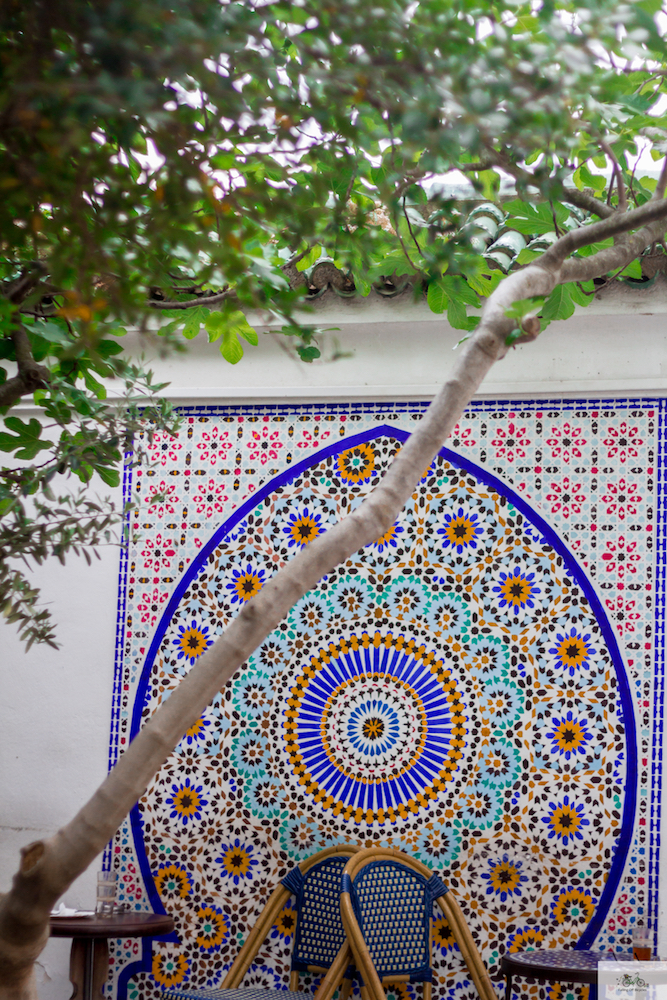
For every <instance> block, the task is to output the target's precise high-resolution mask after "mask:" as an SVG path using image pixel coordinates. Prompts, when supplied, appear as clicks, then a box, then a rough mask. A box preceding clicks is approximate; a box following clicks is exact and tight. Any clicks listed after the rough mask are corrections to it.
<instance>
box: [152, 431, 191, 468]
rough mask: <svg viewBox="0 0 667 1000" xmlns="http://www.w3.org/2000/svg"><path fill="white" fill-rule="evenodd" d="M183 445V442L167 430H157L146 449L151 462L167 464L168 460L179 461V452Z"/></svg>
mask: <svg viewBox="0 0 667 1000" xmlns="http://www.w3.org/2000/svg"><path fill="white" fill-rule="evenodd" d="M182 447H183V445H182V444H181V442H180V441H178V440H177V439H176V438H175V437H172V436H171V434H167V432H166V431H156V432H155V434H154V435H153V440H152V442H151V443H150V444H149V445H148V447H147V449H146V451H147V453H148V457H149V460H150V461H151V462H153V463H154V464H156V465H166V464H167V462H176V461H177V459H178V456H177V452H179V451H180V450H181V448H182Z"/></svg>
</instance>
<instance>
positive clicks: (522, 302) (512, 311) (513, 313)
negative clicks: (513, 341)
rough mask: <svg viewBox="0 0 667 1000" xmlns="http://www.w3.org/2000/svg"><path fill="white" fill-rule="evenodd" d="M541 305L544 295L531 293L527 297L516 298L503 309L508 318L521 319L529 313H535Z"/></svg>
mask: <svg viewBox="0 0 667 1000" xmlns="http://www.w3.org/2000/svg"><path fill="white" fill-rule="evenodd" d="M543 305H544V296H542V295H533V296H531V297H530V298H528V299H518V300H517V301H516V302H513V303H512V305H511V306H510V307H509V309H506V310H505V315H506V316H507V318H508V319H523V317H524V316H528V315H529V313H533V314H534V315H537V313H538V312H539V311H540V309H541V308H542V306H543Z"/></svg>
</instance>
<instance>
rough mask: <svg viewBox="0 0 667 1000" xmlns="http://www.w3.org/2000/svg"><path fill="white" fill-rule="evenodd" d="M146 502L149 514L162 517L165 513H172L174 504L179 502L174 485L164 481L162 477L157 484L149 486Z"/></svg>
mask: <svg viewBox="0 0 667 1000" xmlns="http://www.w3.org/2000/svg"><path fill="white" fill-rule="evenodd" d="M147 503H148V505H149V508H150V513H151V514H156V515H157V516H158V517H164V515H165V514H174V513H175V512H176V507H175V505H176V504H177V503H179V499H178V497H177V496H176V487H175V486H173V485H172V484H171V483H169V484H167V483H165V481H164V479H163V480H162V482H160V483H158V484H157V486H149V488H148V499H147Z"/></svg>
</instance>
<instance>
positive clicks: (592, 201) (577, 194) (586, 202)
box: [563, 188, 616, 219]
mask: <svg viewBox="0 0 667 1000" xmlns="http://www.w3.org/2000/svg"><path fill="white" fill-rule="evenodd" d="M563 201H567V202H569V203H570V205H576V207H577V208H583V210H584V211H585V212H593V213H594V214H595V215H597V216H598V217H599V218H600V219H608V218H609V216H611V215H613V214H614V212H615V211H616V209H615V208H613V207H612V206H611V205H606V204H605V202H603V201H600V199H599V198H596V197H595V195H594V194H593V191H592V189H591V188H584V190H583V191H579V189H578V188H563Z"/></svg>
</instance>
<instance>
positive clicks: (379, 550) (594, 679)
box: [117, 414, 637, 997]
mask: <svg viewBox="0 0 667 1000" xmlns="http://www.w3.org/2000/svg"><path fill="white" fill-rule="evenodd" d="M502 416H503V417H505V423H504V426H505V428H507V420H506V415H505V414H502ZM510 423H511V422H510ZM511 426H514V425H513V424H512V425H511ZM343 429H344V430H346V431H349V430H350V429H351V428H350V427H349V426H348V427H347V428H343ZM515 430H516V429H515ZM195 433H196V429H195ZM509 433H510V434H511V433H512V432H511V430H510V432H509ZM190 436H191V437H192V435H190ZM507 436H508V434H507V433H506V434H505V437H506V438H507ZM406 437H407V433H406V431H405V430H404V429H402V428H400V427H397V426H390V425H388V424H386V423H385V424H381V423H378V422H377V421H375V423H374V424H373V426H371V427H369V428H367V429H365V430H362V431H361V432H360V433H356V434H350V433H343V434H339V435H337V436H336V439H335V440H334V441H333V443H329V444H327V445H325V446H324V447H320V448H316V449H315V450H311V451H310V453H309V454H308V455H307V457H306V458H304V459H301V460H296V461H293V462H291V463H290V464H289V465H288V466H287V467H286V468H283V469H282V470H281V471H280V472H279V473H278V474H277V475H274V476H269V477H265V481H264V482H263V484H262V485H261V486H260V488H258V489H257V490H256V492H253V493H252V494H251V495H250V497H249V498H248V499H247V500H246V501H245V502H244V503H243V504H241V505H240V506H238V507H237V508H236V510H234V512H233V513H232V514H231V516H228V517H226V518H225V519H222V521H221V523H220V519H219V518H218V523H217V524H215V526H214V523H211V522H208V524H207V523H206V522H207V517H206V509H205V508H206V503H205V502H204V508H203V510H202V511H200V515H199V516H200V526H201V527H202V528H203V531H202V532H200V535H201V537H202V539H203V541H202V542H200V544H201V548H199V550H198V551H197V553H196V556H195V557H194V558H193V559H192V561H191V562H190V563H189V565H188V566H187V569H185V570H184V572H183V573H182V575H181V577H180V579H178V580H177V581H175V585H174V586H173V588H172V592H171V596H170V597H169V599H168V602H165V603H164V604H163V606H162V607H161V608H160V610H161V612H162V613H161V617H160V618H159V620H158V621H157V623H156V628H155V630H154V633H153V635H152V639H151V642H150V644H149V645H148V646H147V647H143V652H144V656H143V665H142V667H141V669H140V671H138V673H137V676H136V682H135V685H134V688H133V705H131V706H129V707H128V716H131V723H130V719H129V718H128V725H129V727H130V735H134V733H136V731H137V729H138V727H139V726H140V724H141V721H142V720H143V719H145V718H146V717H147V716H148V715H150V714H151V713H152V712H153V711H154V710H155V708H156V707H157V706H158V705H159V704H160V703H161V702H162V701H163V700H164V699H165V698H167V697H168V696H169V693H170V692H171V690H173V688H174V687H175V686H176V685H177V684H178V683H179V681H180V680H181V678H182V677H183V676H184V674H185V673H186V672H187V671H188V670H189V669H191V666H192V665H193V664H194V663H195V662H196V658H197V656H198V655H200V654H201V652H202V651H203V650H204V649H205V648H207V647H208V645H210V643H211V642H212V641H213V639H214V637H215V636H216V635H217V634H219V633H220V632H221V631H223V629H224V628H225V626H226V625H227V624H228V623H229V621H231V620H232V619H233V618H234V616H235V615H236V614H237V613H238V610H239V609H240V607H241V606H242V605H243V603H244V602H245V600H246V599H248V597H250V596H252V595H253V594H254V593H256V592H257V591H258V590H259V589H260V588H261V586H262V585H263V583H264V582H265V581H266V580H267V579H268V578H269V577H270V576H271V575H272V573H273V572H274V571H275V569H276V568H277V567H279V566H280V565H282V564H283V563H284V562H285V561H286V560H288V559H289V558H290V557H291V556H292V555H293V554H294V553H295V552H296V551H297V550H298V549H299V548H300V547H301V545H303V544H304V543H306V542H308V541H310V540H311V539H312V538H314V537H315V536H317V535H318V534H320V533H321V532H323V531H326V529H327V527H328V526H329V525H330V524H332V523H333V522H335V521H336V520H338V519H339V518H340V517H341V516H343V515H344V514H346V513H347V512H349V511H350V510H352V509H354V508H355V506H357V505H358V504H359V503H360V502H361V500H362V499H363V497H364V496H365V495H367V493H368V492H369V491H370V490H371V489H372V488H373V486H374V485H376V483H377V482H378V480H379V478H380V476H381V475H382V473H383V472H384V471H385V470H386V468H387V467H388V465H389V463H390V462H391V460H392V458H393V456H394V455H395V453H396V451H397V450H398V449H399V448H400V447H401V445H402V443H403V441H404V440H405V438H406ZM214 438H215V435H214V434H213V432H212V430H211V427H209V428H208V445H207V446H210V445H211V443H214ZM264 439H266V440H267V441H268V444H269V446H271V438H270V436H267V435H266V434H264ZM218 440H219V442H221V441H222V435H219V438H218ZM262 440H263V439H262V437H261V435H260V437H259V438H258V439H257V442H256V444H257V446H258V448H259V447H260V446H261V444H262ZM200 443H201V442H200ZM315 443H318V442H315ZM177 457H178V456H177ZM296 458H297V459H298V458H299V456H298V455H297V456H296ZM214 471H215V470H214ZM565 471H566V472H568V471H569V470H568V469H566V470H565ZM203 479H204V480H205V479H206V474H204V476H203ZM211 483H212V484H213V485H215V484H214V483H213V479H211ZM201 485H202V486H203V487H204V490H205V486H206V484H205V483H204V482H203V481H202V483H201ZM198 488H199V487H198ZM200 493H201V489H200ZM201 495H202V496H203V493H202V494H201ZM209 499H210V504H209V506H210V507H211V512H212V516H213V518H216V517H218V515H217V514H216V513H215V493H214V492H212V493H211V496H210V497H209ZM167 516H168V515H167ZM209 516H211V513H209ZM183 527H185V524H183ZM207 528H208V529H209V530H208V537H205V535H206V532H207ZM211 529H212V530H211ZM167 534H168V528H166V527H165V528H164V530H163V531H162V535H163V536H164V539H166V536H167ZM164 539H163V538H162V537H161V544H162V545H163V546H164V544H165V541H164ZM154 549H155V544H154ZM158 557H159V553H158ZM130 709H131V711H130ZM636 798H637V739H636V727H635V715H634V707H633V696H632V694H631V688H630V684H629V682H628V677H627V676H626V668H625V666H624V663H623V659H622V656H621V653H620V650H619V646H618V642H617V638H616V634H615V632H614V629H613V628H612V626H611V625H610V622H609V620H608V617H607V614H606V611H605V608H604V607H603V604H602V602H601V600H600V598H599V596H598V592H597V590H596V588H595V587H594V586H593V584H592V582H591V580H590V579H589V577H588V575H587V572H586V571H585V569H584V567H583V566H582V565H581V563H580V562H579V561H578V560H577V558H575V556H574V554H573V553H572V551H571V550H570V548H569V546H568V544H567V543H566V541H564V539H563V537H562V536H561V534H559V533H558V532H557V531H556V530H555V529H554V526H553V524H551V523H548V522H547V520H546V519H545V518H544V515H543V512H540V511H538V510H537V509H536V508H535V506H534V505H533V504H532V503H531V502H530V501H529V500H528V499H527V498H526V496H525V495H521V494H520V493H519V492H518V491H517V490H516V489H514V488H513V487H511V486H510V485H509V484H508V482H507V481H503V479H502V478H500V477H499V476H497V475H495V474H493V473H492V472H490V471H489V468H488V466H482V465H481V464H476V463H475V462H473V461H471V460H469V459H468V458H463V457H462V455H461V454H459V453H455V452H453V451H450V450H448V449H446V448H443V449H442V451H441V452H440V454H439V455H438V457H437V458H436V459H435V460H434V462H433V463H432V464H431V466H430V467H429V468H428V469H427V470H425V472H424V475H423V477H422V479H421V482H420V484H419V486H418V488H417V489H416V491H415V493H414V495H413V496H412V498H411V500H410V502H409V503H408V504H407V506H406V508H405V509H404V511H403V512H402V513H401V514H400V515H399V517H398V519H397V520H396V522H395V523H394V525H393V526H392V527H391V528H390V530H389V531H388V532H387V533H386V534H385V535H384V536H383V537H382V538H380V539H378V540H377V541H376V542H375V543H374V544H371V545H369V546H367V547H366V548H365V549H363V550H362V551H360V552H358V553H355V555H353V556H352V557H351V558H350V559H349V560H347V562H346V563H345V564H344V565H342V566H340V567H338V568H337V569H336V570H335V571H333V572H332V573H331V574H329V575H328V576H327V577H325V578H324V579H323V580H321V581H320V583H319V585H318V586H317V587H316V588H315V589H314V590H313V591H311V592H310V593H309V594H308V595H307V596H306V597H304V598H302V599H301V600H299V601H298V602H297V604H296V605H295V607H294V608H293V610H292V611H291V612H290V614H289V615H288V616H287V618H286V619H285V620H284V621H283V622H282V623H281V624H280V625H279V627H278V628H277V629H275V630H274V632H272V633H271V635H269V636H268V638H267V639H266V641H265V642H264V643H263V644H262V645H261V647H260V648H259V649H258V650H257V651H256V652H255V653H254V654H253V655H252V656H251V657H250V659H249V661H248V663H247V664H246V665H245V666H244V668H243V669H242V670H241V671H240V672H239V673H238V674H237V675H236V676H235V678H234V679H233V680H232V681H231V682H230V683H229V684H228V685H227V686H226V687H225V688H224V689H223V690H221V691H220V692H219V694H218V695H217V696H216V698H215V700H214V701H213V703H212V704H211V705H210V706H209V707H208V708H207V709H206V711H205V712H204V713H203V715H202V717H201V719H200V720H199V721H198V722H197V723H196V724H195V725H194V726H192V728H191V729H190V730H189V731H188V733H187V735H186V736H185V737H184V739H183V740H182V741H181V743H180V744H179V746H178V747H177V748H176V750H175V751H174V753H173V754H172V755H171V756H170V758H169V760H168V761H167V762H166V764H165V765H164V766H163V767H162V768H161V770H160V771H159V773H158V775H157V776H156V778H155V780H154V781H153V782H152V783H151V785H150V787H149V788H148V790H147V791H146V794H145V795H144V796H143V797H142V799H141V802H140V803H139V805H138V807H137V808H135V810H134V811H133V814H132V818H131V825H130V827H129V828H128V829H127V830H126V831H125V839H124V841H122V843H121V846H119V847H118V848H117V853H119V854H120V855H121V858H120V860H121V861H122V860H123V859H124V858H125V853H126V852H127V851H131V852H132V854H133V858H134V865H135V870H136V869H138V871H136V876H137V880H139V879H140V878H141V880H142V882H143V885H144V887H145V893H146V895H145V896H144V902H148V903H150V905H152V907H153V908H154V909H156V910H162V909H166V910H167V911H168V912H170V913H172V914H173V915H174V916H175V917H176V923H177V932H176V935H175V936H174V939H173V940H171V941H165V942H162V943H160V942H155V943H154V944H153V945H152V950H151V949H150V948H148V949H144V952H143V953H142V955H141V956H139V953H138V952H137V956H136V957H135V960H134V961H132V962H130V963H129V964H125V966H124V971H123V972H122V973H121V975H120V977H119V993H118V995H119V996H122V995H128V996H130V997H132V996H133V995H135V993H136V990H137V989H140V990H144V991H146V992H145V995H147V996H148V995H152V994H151V992H150V991H152V990H155V991H156V994H157V992H158V988H160V987H161V988H164V987H165V986H169V985H181V984H182V985H183V986H186V985H187V986H193V987H194V986H201V987H204V986H215V985H218V984H219V983H220V982H221V980H222V978H223V976H224V972H225V969H226V968H227V967H228V965H229V963H230V961H231V959H232V958H233V956H234V954H235V953H236V951H237V949H238V945H239V941H241V940H242V939H243V937H244V936H245V934H246V932H247V930H248V927H249V926H251V924H252V922H253V920H254V918H255V916H256V915H257V913H258V912H259V910H260V909H261V906H262V905H263V904H264V902H265V900H266V898H267V895H268V893H269V891H270V889H271V887H272V886H273V885H275V883H276V882H277V880H278V879H279V878H281V877H282V876H283V875H284V874H285V872H286V871H287V870H288V869H289V868H290V867H291V866H292V865H293V864H295V863H296V862H298V861H299V860H300V859H302V858H304V857H306V856H307V855H308V854H310V853H313V852H314V851H316V850H318V849H320V848H321V847H323V846H326V845H328V844H332V843H338V842H343V841H355V842H361V843H364V844H371V843H378V844H389V845H393V846H398V847H400V848H401V849H403V850H406V851H408V852H411V853H413V854H414V855H415V856H416V857H417V858H419V859H420V860H421V861H423V862H424V863H426V864H427V865H429V866H431V867H433V868H434V869H437V870H438V871H439V872H441V873H442V875H443V877H444V878H445V879H446V881H447V882H448V883H449V885H450V886H451V887H452V889H453V890H454V891H455V892H456V894H457V898H458V900H459V902H460V904H461V906H462V908H463V910H464V913H465V915H466V917H467V919H468V922H469V924H470V926H471V928H472V930H473V933H474V934H475V937H476V938H477V940H478V942H479V944H480V947H481V950H482V954H483V956H484V958H485V960H486V961H487V964H488V965H489V968H490V970H491V971H492V973H493V972H494V971H496V970H497V966H498V962H499V956H500V955H502V953H503V952H504V951H505V950H508V949H511V950H518V949H523V948H526V947H531V946H535V947H549V946H551V947H573V946H578V947H586V946H588V947H590V946H591V944H592V943H593V942H594V941H595V939H596V937H597V936H598V934H599V932H600V931H601V929H602V928H603V926H604V924H605V920H607V918H608V917H609V913H610V907H612V904H613V903H614V900H616V899H617V897H618V891H619V885H620V881H621V876H622V874H623V871H624V866H625V864H626V859H627V855H628V850H629V847H630V844H631V840H632V833H633V827H634V819H635V804H636ZM119 843H120V842H119ZM124 852H125V853H124ZM118 860H119V859H117V862H118ZM128 894H129V895H130V896H131V892H129V891H128ZM291 928H292V914H291V912H290V909H289V907H288V908H287V909H286V912H285V913H284V914H283V916H282V917H281V919H280V920H279V921H278V923H277V924H276V926H275V927H274V928H273V930H272V933H271V936H270V938H269V942H268V945H267V946H266V947H265V948H264V949H263V950H262V951H261V953H260V957H259V960H258V962H257V963H256V965H255V966H254V967H253V969H252V970H251V972H250V974H249V978H248V983H249V984H250V985H253V984H254V985H258V986H261V985H273V984H274V983H276V984H277V983H278V982H284V978H285V974H286V968H287V956H288V953H289V944H290V937H291ZM434 932H435V938H434V940H435V946H436V947H435V951H436V972H437V977H438V981H439V982H440V983H441V986H442V988H444V989H446V991H447V992H448V993H451V994H452V995H454V994H456V995H457V996H458V995H461V996H468V995H470V996H472V995H473V992H474V991H473V989H472V987H471V986H470V984H468V983H467V981H466V979H465V976H464V975H463V973H462V972H461V970H460V956H459V955H458V954H457V953H456V952H455V950H454V949H453V947H452V944H451V942H450V940H449V938H448V933H447V928H446V926H443V924H442V921H441V920H437V919H436V922H435V928H434ZM126 961H127V957H126ZM142 969H143V970H145V971H143V972H142V971H141V970H142ZM136 983H138V984H140V985H139V987H137V986H136V985H134V986H133V985H132V984H136ZM141 984H143V985H141ZM406 990H408V992H409V990H410V988H408V987H406ZM404 992H405V991H404ZM136 995H143V994H141V993H136Z"/></svg>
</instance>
